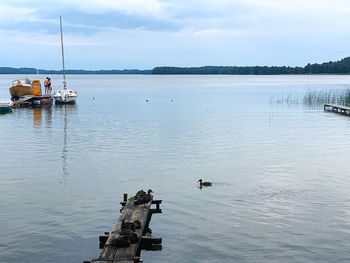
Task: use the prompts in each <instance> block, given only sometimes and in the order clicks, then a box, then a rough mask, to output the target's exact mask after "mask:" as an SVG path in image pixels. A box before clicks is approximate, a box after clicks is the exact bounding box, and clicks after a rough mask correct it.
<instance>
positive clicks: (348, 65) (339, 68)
mask: <svg viewBox="0 0 350 263" xmlns="http://www.w3.org/2000/svg"><path fill="white" fill-rule="evenodd" d="M36 73H37V70H36V69H35V68H10V67H0V74H36ZM39 73H40V74H62V70H45V69H39ZM66 74H155V75H157V74H188V75H193V74H201V75H282V74H350V57H347V58H344V59H342V60H340V61H335V62H333V61H330V62H326V63H322V64H310V63H309V64H307V65H306V66H305V67H286V66H281V67H277V66H272V67H268V66H248V67H238V66H205V67H156V68H154V69H153V70H138V69H123V70H66Z"/></svg>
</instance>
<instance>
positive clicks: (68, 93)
mask: <svg viewBox="0 0 350 263" xmlns="http://www.w3.org/2000/svg"><path fill="white" fill-rule="evenodd" d="M60 29H61V47H62V65H63V89H61V90H59V91H57V92H56V93H55V95H53V97H54V99H55V102H56V103H75V100H76V99H77V97H78V93H77V92H76V91H75V90H71V89H67V80H66V72H65V68H64V51H63V33H62V18H61V16H60Z"/></svg>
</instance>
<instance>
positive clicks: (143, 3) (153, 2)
mask: <svg viewBox="0 0 350 263" xmlns="http://www.w3.org/2000/svg"><path fill="white" fill-rule="evenodd" d="M60 2H63V3H65V4H68V5H72V6H75V7H76V8H79V9H80V10H82V11H84V12H87V13H94V14H103V13H105V12H110V11H118V12H122V13H125V14H138V15H151V16H154V17H160V16H162V15H163V13H164V12H165V10H166V9H167V8H168V7H169V6H170V4H169V3H164V2H160V1H158V0H99V1H96V0H73V1H71V0H61V1H60Z"/></svg>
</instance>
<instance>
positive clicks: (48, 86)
mask: <svg viewBox="0 0 350 263" xmlns="http://www.w3.org/2000/svg"><path fill="white" fill-rule="evenodd" d="M48 79H49V81H48V82H47V92H48V93H49V94H50V95H51V92H52V87H51V79H50V78H48Z"/></svg>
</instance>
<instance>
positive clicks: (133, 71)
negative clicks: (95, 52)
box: [0, 67, 152, 74]
mask: <svg viewBox="0 0 350 263" xmlns="http://www.w3.org/2000/svg"><path fill="white" fill-rule="evenodd" d="M38 72H39V74H63V72H62V70H47V69H39V70H38ZM151 72H152V70H139V69H123V70H115V69H113V70H80V69H69V70H66V74H151ZM36 73H37V69H36V68H10V67H0V74H36Z"/></svg>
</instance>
